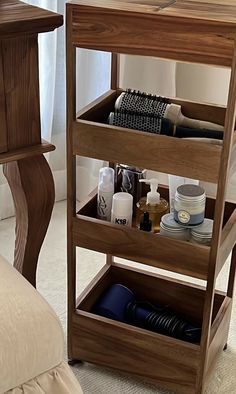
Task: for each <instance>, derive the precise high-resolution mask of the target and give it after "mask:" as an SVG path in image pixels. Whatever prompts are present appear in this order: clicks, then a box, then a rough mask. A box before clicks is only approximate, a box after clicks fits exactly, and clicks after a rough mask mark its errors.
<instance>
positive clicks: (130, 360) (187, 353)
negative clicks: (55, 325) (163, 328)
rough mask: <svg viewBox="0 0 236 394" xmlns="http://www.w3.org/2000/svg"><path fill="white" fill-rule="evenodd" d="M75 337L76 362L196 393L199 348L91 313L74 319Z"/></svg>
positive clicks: (183, 392)
mask: <svg viewBox="0 0 236 394" xmlns="http://www.w3.org/2000/svg"><path fill="white" fill-rule="evenodd" d="M104 333H105V334H104ZM72 335H73V341H74V348H73V355H74V358H78V359H80V360H84V361H88V362H92V363H96V364H100V365H106V366H108V365H109V367H112V368H116V369H118V370H120V371H122V372H126V373H128V374H129V376H130V375H131V376H132V375H133V376H135V377H138V378H141V379H142V380H145V381H150V382H152V383H156V384H158V383H159V384H161V385H162V386H165V387H167V388H169V389H172V390H177V391H178V392H179V393H182V394H190V393H191V394H194V393H195V390H194V386H195V378H196V370H197V367H198V363H199V348H198V346H194V345H188V344H185V343H184V344H183V343H181V342H180V341H177V340H174V339H171V338H167V337H164V336H161V335H158V334H155V333H151V332H148V331H145V330H142V329H138V328H135V327H131V326H127V325H126V324H122V323H118V322H111V321H110V320H109V319H105V318H101V317H96V316H94V315H92V314H90V313H88V312H79V313H78V315H74V317H73V323H72ZM135 360H138V363H136V362H135Z"/></svg>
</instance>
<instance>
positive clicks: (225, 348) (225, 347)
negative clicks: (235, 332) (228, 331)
mask: <svg viewBox="0 0 236 394" xmlns="http://www.w3.org/2000/svg"><path fill="white" fill-rule="evenodd" d="M227 348H228V343H226V344H225V346H224V349H223V350H224V351H225V350H227Z"/></svg>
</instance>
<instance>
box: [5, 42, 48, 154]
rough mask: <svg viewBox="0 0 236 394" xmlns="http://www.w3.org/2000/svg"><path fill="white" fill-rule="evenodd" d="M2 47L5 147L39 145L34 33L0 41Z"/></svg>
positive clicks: (36, 56) (36, 65)
mask: <svg viewBox="0 0 236 394" xmlns="http://www.w3.org/2000/svg"><path fill="white" fill-rule="evenodd" d="M2 50H3V69H4V84H5V94H6V118H7V127H8V136H7V139H8V149H9V150H11V149H16V148H21V147H25V146H29V145H33V144H40V142H41V129H40V112H39V76H38V42H37V36H33V37H24V38H20V39H19V38H12V39H6V40H3V41H2ZM16 65H17V66H16Z"/></svg>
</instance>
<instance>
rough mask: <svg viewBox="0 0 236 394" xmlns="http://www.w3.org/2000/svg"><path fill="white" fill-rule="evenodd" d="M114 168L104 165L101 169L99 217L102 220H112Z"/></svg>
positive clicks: (98, 203)
mask: <svg viewBox="0 0 236 394" xmlns="http://www.w3.org/2000/svg"><path fill="white" fill-rule="evenodd" d="M114 177H115V173H114V170H113V168H110V167H103V168H101V169H100V171H99V184H98V198H97V217H98V219H101V220H106V221H111V208H112V197H113V194H114Z"/></svg>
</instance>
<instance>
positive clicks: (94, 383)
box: [0, 202, 236, 394]
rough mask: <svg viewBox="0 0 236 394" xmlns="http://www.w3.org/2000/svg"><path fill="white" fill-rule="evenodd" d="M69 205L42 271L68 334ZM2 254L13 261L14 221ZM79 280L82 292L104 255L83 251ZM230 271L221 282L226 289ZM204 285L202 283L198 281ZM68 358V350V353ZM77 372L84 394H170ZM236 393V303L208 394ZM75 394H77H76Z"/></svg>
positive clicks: (43, 287) (2, 227) (56, 223)
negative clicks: (67, 245) (227, 336)
mask: <svg viewBox="0 0 236 394" xmlns="http://www.w3.org/2000/svg"><path fill="white" fill-rule="evenodd" d="M65 212H66V204H65V202H60V203H57V204H56V205H55V208H54V212H53V219H52V221H51V224H50V228H49V231H48V234H47V237H46V240H45V242H44V246H43V248H42V252H41V255H40V261H39V268H38V290H39V291H40V292H41V293H42V295H43V296H44V297H45V298H46V299H47V301H48V302H49V303H50V304H51V306H52V307H53V308H54V309H55V311H56V313H57V314H58V316H59V318H60V319H61V322H62V325H63V327H64V330H65V333H66V216H65V215H66V214H65ZM0 234H1V237H0V250H1V254H2V255H3V256H4V257H6V258H7V259H8V260H9V261H12V254H13V245H14V218H12V219H8V220H4V221H2V222H1V221H0ZM78 259H79V261H78V264H77V278H78V284H77V287H78V292H80V291H81V290H82V289H83V288H84V287H85V286H86V285H87V284H88V283H89V281H90V280H91V279H92V278H93V276H94V275H95V274H96V272H97V271H98V270H99V269H100V268H101V267H102V265H103V264H104V262H105V258H104V256H103V255H101V254H99V253H95V252H91V251H87V250H83V249H80V250H79V253H78ZM227 272H228V267H225V269H224V271H223V272H222V273H221V275H220V278H219V280H218V288H219V289H222V290H223V289H224V286H225V282H226V277H227V276H226V275H227ZM198 282H200V281H198ZM65 357H66V350H65ZM73 371H74V373H75V375H76V376H77V378H78V379H79V381H80V383H81V386H82V388H83V390H84V394H111V393H112V394H144V393H145V394H154V393H155V394H168V393H169V392H168V391H165V390H163V389H160V388H158V387H154V386H151V385H148V384H146V383H145V382H140V381H137V380H135V379H133V378H130V377H128V376H124V375H123V374H120V373H118V372H115V371H112V370H108V369H105V368H101V367H98V366H95V365H89V364H87V363H84V364H81V365H78V366H76V367H74V368H73ZM216 393H220V394H235V393H236V302H235V303H234V307H233V316H232V323H231V329H230V335H229V341H228V350H227V351H226V352H223V353H222V355H221V357H220V359H219V362H218V365H217V369H216V372H215V373H214V375H213V377H212V380H211V384H210V385H209V387H208V390H207V392H206V394H216ZM72 394H73V393H72Z"/></svg>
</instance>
